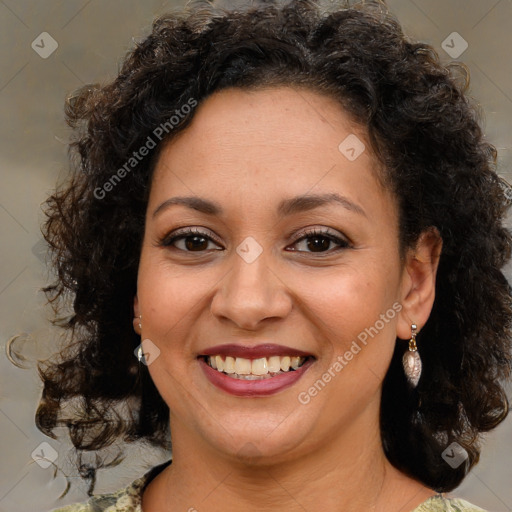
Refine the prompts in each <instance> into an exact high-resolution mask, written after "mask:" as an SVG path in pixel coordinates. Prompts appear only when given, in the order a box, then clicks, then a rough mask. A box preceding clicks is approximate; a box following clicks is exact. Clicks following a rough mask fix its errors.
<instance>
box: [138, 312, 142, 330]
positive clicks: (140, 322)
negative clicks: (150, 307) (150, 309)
mask: <svg viewBox="0 0 512 512" xmlns="http://www.w3.org/2000/svg"><path fill="white" fill-rule="evenodd" d="M139 329H142V314H140V315H139Z"/></svg>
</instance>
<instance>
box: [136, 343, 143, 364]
mask: <svg viewBox="0 0 512 512" xmlns="http://www.w3.org/2000/svg"><path fill="white" fill-rule="evenodd" d="M143 358H144V352H143V350H142V345H140V346H139V348H138V350H137V359H138V360H139V363H142V359H143Z"/></svg>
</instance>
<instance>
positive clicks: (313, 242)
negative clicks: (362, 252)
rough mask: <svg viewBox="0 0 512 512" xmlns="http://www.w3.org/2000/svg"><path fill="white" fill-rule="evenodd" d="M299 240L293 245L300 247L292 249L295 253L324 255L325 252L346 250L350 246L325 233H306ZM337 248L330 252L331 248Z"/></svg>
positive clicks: (340, 239) (344, 241)
mask: <svg viewBox="0 0 512 512" xmlns="http://www.w3.org/2000/svg"><path fill="white" fill-rule="evenodd" d="M303 235H304V236H302V237H301V238H299V239H298V240H297V241H296V242H295V243H294V245H295V246H301V247H302V249H301V250H298V249H293V250H296V251H297V252H310V253H325V252H335V251H336V250H340V249H343V248H347V247H349V246H350V244H349V243H348V242H347V241H346V240H343V239H342V238H339V237H337V236H335V235H333V234H331V233H329V232H327V231H315V230H313V231H308V232H305V233H304V234H303ZM333 245H334V247H336V246H338V249H335V250H334V251H330V249H331V248H332V247H333Z"/></svg>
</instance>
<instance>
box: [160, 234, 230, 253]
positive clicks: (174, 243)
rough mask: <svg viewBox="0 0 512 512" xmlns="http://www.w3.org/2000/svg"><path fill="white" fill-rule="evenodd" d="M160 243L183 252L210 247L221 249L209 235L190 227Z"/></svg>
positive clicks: (209, 248)
mask: <svg viewBox="0 0 512 512" xmlns="http://www.w3.org/2000/svg"><path fill="white" fill-rule="evenodd" d="M161 245H162V246H164V247H173V248H175V249H178V250H180V251H184V252H203V251H207V250H211V249H214V250H222V249H221V248H220V247H219V246H218V244H217V242H215V241H214V240H213V239H212V238H211V237H210V236H209V235H207V234H206V233H203V232H201V231H198V230H191V229H187V230H184V231H180V232H178V233H175V234H173V235H171V236H169V237H167V238H165V239H164V240H163V241H162V242H161Z"/></svg>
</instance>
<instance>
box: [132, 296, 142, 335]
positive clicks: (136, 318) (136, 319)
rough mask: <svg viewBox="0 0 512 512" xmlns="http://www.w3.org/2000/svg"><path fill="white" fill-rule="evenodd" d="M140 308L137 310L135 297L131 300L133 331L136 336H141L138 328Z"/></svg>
mask: <svg viewBox="0 0 512 512" xmlns="http://www.w3.org/2000/svg"><path fill="white" fill-rule="evenodd" d="M139 315H140V308H139V298H138V297H137V295H135V297H134V298H133V329H134V331H135V332H136V333H137V334H139V335H140V334H141V333H142V331H141V328H140V327H139V324H140V318H139Z"/></svg>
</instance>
